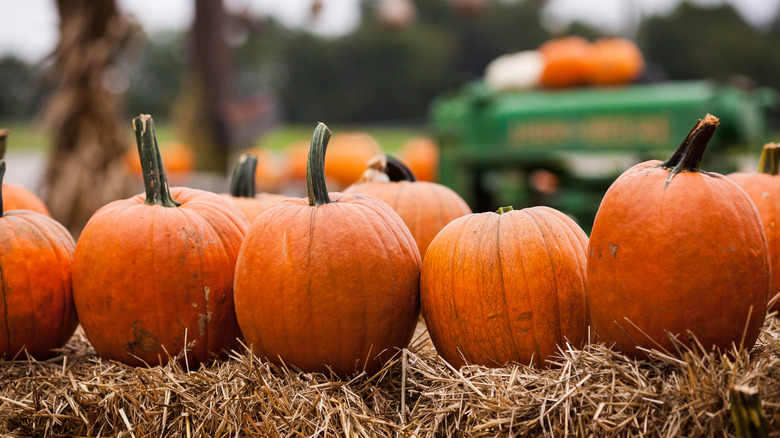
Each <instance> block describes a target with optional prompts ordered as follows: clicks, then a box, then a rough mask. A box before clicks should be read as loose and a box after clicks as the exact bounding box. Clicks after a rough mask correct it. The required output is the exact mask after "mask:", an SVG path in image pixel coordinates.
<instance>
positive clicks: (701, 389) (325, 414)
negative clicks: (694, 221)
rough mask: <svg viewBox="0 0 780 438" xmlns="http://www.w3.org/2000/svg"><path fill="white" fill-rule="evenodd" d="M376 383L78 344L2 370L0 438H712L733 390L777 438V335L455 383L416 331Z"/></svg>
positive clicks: (776, 330) (726, 419)
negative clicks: (114, 357) (126, 358)
mask: <svg viewBox="0 0 780 438" xmlns="http://www.w3.org/2000/svg"><path fill="white" fill-rule="evenodd" d="M418 335H419V336H417V338H416V339H415V341H414V342H413V343H412V345H411V346H410V347H409V349H407V350H405V351H404V352H403V353H402V354H398V355H397V356H396V358H395V359H394V360H393V361H391V362H390V363H388V364H387V366H386V367H385V368H384V369H383V370H381V372H379V373H378V374H377V375H375V376H373V377H369V376H365V375H358V376H356V377H354V378H352V379H351V380H340V379H338V378H335V377H332V376H327V375H323V374H311V373H301V372H298V371H297V370H295V369H293V368H292V367H286V366H276V365H273V364H270V363H267V362H265V361H261V360H258V359H257V358H255V357H253V356H252V355H251V353H250V351H249V349H243V350H242V351H233V352H232V353H231V355H230V358H229V359H227V360H222V361H215V362H213V363H210V364H202V365H199V366H198V367H197V369H188V368H189V366H188V365H187V364H186V363H185V362H184V361H179V362H176V361H172V362H171V363H169V364H168V365H166V366H164V367H154V368H133V367H128V366H125V365H123V364H119V363H116V362H110V361H104V360H101V359H100V358H99V357H97V356H96V354H95V352H94V350H93V349H92V348H91V347H90V346H89V344H88V342H87V340H86V338H85V336H84V334H83V332H82V331H81V330H78V331H77V332H76V335H75V336H74V337H73V338H72V339H71V341H70V342H69V343H68V344H67V345H66V346H65V347H64V348H63V350H62V353H63V354H62V355H60V356H57V357H55V358H54V359H50V360H47V361H35V360H32V359H28V360H26V361H25V360H21V361H20V360H17V361H15V362H0V385H1V386H0V434H2V435H4V436H6V435H7V436H45V437H48V436H123V437H139V438H140V437H147V436H182V437H196V436H213V437H223V436H224V437H228V436H263V437H266V436H271V437H273V436H284V437H288V436H292V437H310V436H317V437H342V436H358V437H375V436H380V437H381V436H409V437H433V436H436V437H439V436H470V437H481V436H486V437H487V436H491V437H492V436H497V435H498V436H562V435H573V436H574V435H576V436H620V437H623V436H669V437H672V436H716V435H717V436H722V435H723V434H727V435H734V434H735V433H736V428H735V426H734V423H733V420H732V416H731V412H730V402H729V390H730V389H731V388H742V389H743V390H744V388H752V389H750V390H746V391H747V392H748V393H754V392H755V393H757V395H758V397H759V398H760V401H761V402H762V408H763V414H764V417H765V420H764V421H765V423H766V425H767V426H768V430H770V431H771V430H774V429H777V427H778V425H780V324H779V323H778V322H777V321H776V319H775V318H774V317H773V316H770V317H769V318H768V319H767V323H766V324H765V326H764V329H763V332H762V334H761V337H760V339H759V343H758V345H757V346H756V347H755V348H754V349H753V350H752V351H751V352H750V353H748V352H745V351H731V352H726V353H723V354H720V355H719V354H717V353H702V352H701V351H700V350H699V349H698V348H695V349H690V350H686V351H683V352H682V354H681V355H670V354H667V353H665V352H659V351H655V350H651V351H650V352H649V354H650V356H651V360H648V361H636V360H632V359H629V358H627V357H625V356H623V355H621V354H619V353H617V352H615V351H613V350H610V349H609V348H608V347H607V346H605V345H603V344H599V343H591V344H588V345H587V346H586V347H585V348H583V349H575V348H573V347H571V346H568V345H567V346H566V347H565V348H562V349H561V350H560V353H559V356H558V357H557V358H556V359H555V361H554V362H555V363H554V365H553V367H551V368H550V369H538V368H533V367H529V366H525V365H511V366H505V367H502V368H496V369H489V368H485V367H480V366H467V367H463V368H462V369H460V370H456V369H454V368H452V367H450V366H449V365H448V364H446V363H445V362H443V361H442V360H441V359H439V358H438V357H437V355H436V353H435V350H434V349H433V347H432V345H431V343H430V340H429V339H428V338H427V335H426V333H425V332H424V326H423V325H422V324H421V325H420V327H419V328H418Z"/></svg>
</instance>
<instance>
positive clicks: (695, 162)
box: [661, 114, 720, 181]
mask: <svg viewBox="0 0 780 438" xmlns="http://www.w3.org/2000/svg"><path fill="white" fill-rule="evenodd" d="M718 124H720V121H719V120H718V118H717V117H715V116H713V115H712V114H707V115H706V116H705V117H704V118H703V119H701V120H699V121H698V123H696V126H694V127H693V129H691V132H689V133H688V136H687V137H685V140H683V142H682V144H680V147H679V148H677V151H675V153H674V154H673V155H672V156H671V157H670V158H669V159H668V160H666V162H665V163H663V164H661V167H663V168H664V169H668V170H669V172H670V174H669V178H668V179H667V181H671V179H672V178H673V177H674V176H675V175H677V174H678V173H680V172H699V170H700V169H699V166H700V165H701V160H702V158H703V157H704V151H705V150H706V149H707V144H708V143H709V142H710V139H712V135H713V134H714V133H715V130H716V129H717V128H718Z"/></svg>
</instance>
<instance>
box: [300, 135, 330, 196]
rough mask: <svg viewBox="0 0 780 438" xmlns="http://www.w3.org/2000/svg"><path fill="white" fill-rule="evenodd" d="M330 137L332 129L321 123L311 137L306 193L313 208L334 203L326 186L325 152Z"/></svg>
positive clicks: (307, 163)
mask: <svg viewBox="0 0 780 438" xmlns="http://www.w3.org/2000/svg"><path fill="white" fill-rule="evenodd" d="M330 135H331V132H330V129H328V127H327V126H325V124H324V123H322V122H319V123H317V127H316V128H314V134H313V135H312V137H311V147H310V148H309V159H308V161H307V162H306V192H307V194H308V195H309V205H310V206H312V207H314V206H317V207H319V206H320V205H324V204H328V203H330V202H332V201H331V200H330V197H329V196H328V188H327V187H326V186H325V151H326V150H327V149H328V141H329V140H330Z"/></svg>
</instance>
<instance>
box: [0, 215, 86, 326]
mask: <svg viewBox="0 0 780 438" xmlns="http://www.w3.org/2000/svg"><path fill="white" fill-rule="evenodd" d="M33 213H34V214H40V213H35V212H33ZM28 216H29V214H27V213H25V214H14V215H13V220H15V221H20V222H23V223H24V224H25V225H26V228H27V231H32V232H34V233H35V234H36V235H37V236H38V237H39V238H40V240H41V242H45V243H46V246H47V247H48V249H49V250H50V251H51V252H52V254H53V259H54V260H56V261H57V265H58V267H59V265H61V262H62V258H61V257H60V254H59V253H58V252H57V249H56V245H54V242H52V239H51V238H50V236H49V235H47V234H46V233H43V232H41V230H40V228H39V227H38V226H37V224H35V223H34V222H33V221H31V220H30V218H29V217H28ZM48 222H52V223H53V224H56V225H57V227H55V228H56V229H57V230H58V231H63V230H65V228H64V227H63V226H62V225H61V224H60V223H58V222H56V221H54V220H51V221H47V223H48ZM48 225H52V224H48ZM14 228H16V227H14ZM17 230H18V229H17ZM65 231H66V232H67V230H65ZM14 234H16V233H14ZM55 237H63V236H55ZM65 242H66V239H63V242H60V243H65ZM67 244H68V246H69V247H70V248H71V250H75V245H72V244H70V241H67ZM39 249H40V247H39ZM71 262H72V260H71ZM0 270H2V267H0ZM1 275H2V272H0V276H1ZM60 280H61V281H62V279H60ZM64 289H65V288H64V287H63V290H64ZM3 293H5V285H4V284H3ZM4 298H5V297H4ZM61 298H62V300H66V299H67V297H66V296H65V295H64V294H62V296H61ZM62 308H63V309H67V308H68V306H67V304H65V303H63V306H62ZM7 310H8V309H6V311H7ZM67 317H68V314H67V312H63V314H62V321H61V325H60V327H61V328H64V327H66V326H67V325H68V321H67ZM6 321H7V318H6ZM35 329H37V326H33V330H35ZM74 330H75V328H74ZM61 332H62V331H61V330H60V331H58V333H61ZM71 334H72V333H71Z"/></svg>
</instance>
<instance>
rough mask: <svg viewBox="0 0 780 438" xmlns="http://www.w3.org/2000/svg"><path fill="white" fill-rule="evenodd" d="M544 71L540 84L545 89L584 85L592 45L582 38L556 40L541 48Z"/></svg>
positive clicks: (569, 37) (573, 37)
mask: <svg viewBox="0 0 780 438" xmlns="http://www.w3.org/2000/svg"><path fill="white" fill-rule="evenodd" d="M538 50H539V53H541V54H542V58H543V59H544V69H543V70H542V76H541V78H539V82H540V84H541V85H542V86H544V87H549V88H563V87H572V86H576V85H582V84H583V83H585V80H586V78H587V75H588V62H589V57H590V56H591V54H590V53H591V44H590V43H589V42H588V40H586V39H585V38H582V37H580V36H568V37H561V38H555V39H552V40H549V41H547V42H546V43H544V44H542V45H541V46H539V49H538Z"/></svg>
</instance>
